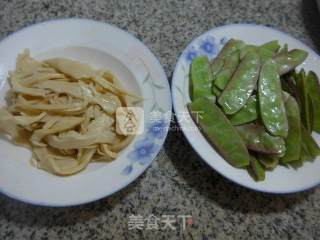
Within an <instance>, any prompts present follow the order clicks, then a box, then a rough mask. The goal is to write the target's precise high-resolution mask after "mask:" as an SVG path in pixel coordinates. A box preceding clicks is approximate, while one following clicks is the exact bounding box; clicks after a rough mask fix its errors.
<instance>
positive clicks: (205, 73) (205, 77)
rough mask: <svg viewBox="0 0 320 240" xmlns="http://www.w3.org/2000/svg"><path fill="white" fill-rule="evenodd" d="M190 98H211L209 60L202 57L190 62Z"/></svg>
mask: <svg viewBox="0 0 320 240" xmlns="http://www.w3.org/2000/svg"><path fill="white" fill-rule="evenodd" d="M190 78H191V86H190V93H191V98H192V99H193V100H194V99H196V98H198V97H205V96H211V95H212V93H211V85H212V74H211V70H210V64H209V59H208V58H207V57H204V56H200V57H196V58H194V59H193V60H192V63H191V68H190Z"/></svg>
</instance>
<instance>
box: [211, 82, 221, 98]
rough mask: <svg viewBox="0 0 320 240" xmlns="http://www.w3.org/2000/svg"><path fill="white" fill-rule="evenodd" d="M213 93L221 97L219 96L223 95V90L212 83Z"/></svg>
mask: <svg viewBox="0 0 320 240" xmlns="http://www.w3.org/2000/svg"><path fill="white" fill-rule="evenodd" d="M212 93H213V94H214V95H215V96H216V97H219V96H220V95H221V93H222V91H221V90H220V89H219V88H217V87H216V86H215V85H214V84H213V85H212Z"/></svg>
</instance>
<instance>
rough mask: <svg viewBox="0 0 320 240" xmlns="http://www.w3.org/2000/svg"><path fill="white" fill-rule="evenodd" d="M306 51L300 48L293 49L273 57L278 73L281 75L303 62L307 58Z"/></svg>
mask: <svg viewBox="0 0 320 240" xmlns="http://www.w3.org/2000/svg"><path fill="white" fill-rule="evenodd" d="M307 56H308V53H307V52H306V51H303V50H301V49H293V50H291V51H289V52H288V53H281V54H278V55H277V56H275V57H274V60H275V62H276V63H277V67H278V73H279V74H280V76H281V75H283V74H286V73H288V72H290V71H291V70H293V69H294V68H296V67H297V66H298V65H300V64H301V63H303V61H304V60H305V59H306V58H307Z"/></svg>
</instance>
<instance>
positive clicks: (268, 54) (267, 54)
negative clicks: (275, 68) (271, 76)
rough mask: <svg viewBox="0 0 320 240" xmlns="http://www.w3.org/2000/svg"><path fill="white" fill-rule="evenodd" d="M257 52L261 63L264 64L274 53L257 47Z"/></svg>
mask: <svg viewBox="0 0 320 240" xmlns="http://www.w3.org/2000/svg"><path fill="white" fill-rule="evenodd" d="M257 52H258V54H259V56H260V59H261V62H262V63H264V62H265V61H267V60H268V59H270V58H272V57H273V56H274V52H272V51H270V50H269V49H267V48H263V47H259V48H258V49H257Z"/></svg>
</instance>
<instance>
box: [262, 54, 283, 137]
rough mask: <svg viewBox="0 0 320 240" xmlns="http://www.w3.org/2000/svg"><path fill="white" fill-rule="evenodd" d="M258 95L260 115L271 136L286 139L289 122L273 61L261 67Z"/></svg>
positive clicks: (268, 61)
mask: <svg viewBox="0 0 320 240" xmlns="http://www.w3.org/2000/svg"><path fill="white" fill-rule="evenodd" d="M258 95H259V107H260V114H261V119H262V122H263V124H264V126H265V127H266V129H267V130H268V131H269V132H270V133H271V134H273V135H275V136H281V137H286V136H287V134H288V121H287V116H286V112H285V107H284V102H283V98H282V91H281V83H280V79H279V75H278V73H277V66H276V64H275V62H274V61H273V60H272V59H270V60H267V61H266V62H265V63H264V64H263V65H262V67H261V71H260V77H259V83H258Z"/></svg>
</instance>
